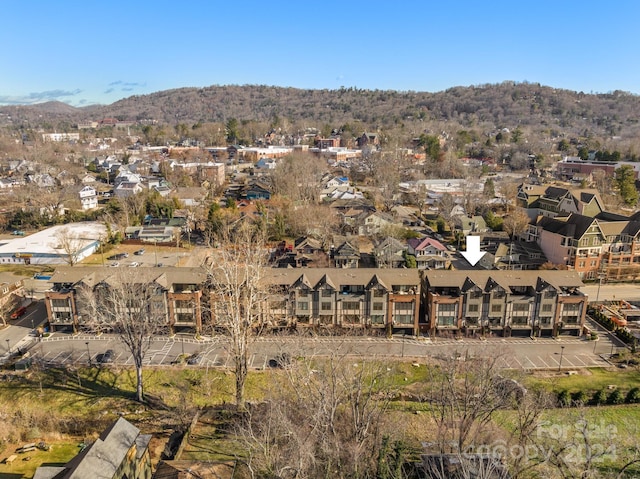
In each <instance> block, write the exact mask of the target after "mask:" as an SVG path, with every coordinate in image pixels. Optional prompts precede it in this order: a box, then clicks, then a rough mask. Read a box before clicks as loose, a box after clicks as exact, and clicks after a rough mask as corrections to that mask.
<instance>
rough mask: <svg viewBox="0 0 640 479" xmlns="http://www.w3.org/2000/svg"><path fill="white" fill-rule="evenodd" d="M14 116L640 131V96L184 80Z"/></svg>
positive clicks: (499, 87)
mask: <svg viewBox="0 0 640 479" xmlns="http://www.w3.org/2000/svg"><path fill="white" fill-rule="evenodd" d="M0 113H2V114H4V115H5V116H6V115H11V117H12V119H13V122H14V124H15V122H17V121H22V120H28V121H30V122H38V121H43V120H44V121H47V122H49V123H54V124H55V123H56V122H70V123H72V124H74V123H77V122H81V121H87V120H94V121H99V120H101V119H103V118H118V119H120V120H146V119H154V120H157V121H158V122H159V123H163V124H169V125H175V124H178V123H185V124H188V125H192V124H195V123H197V122H225V121H227V120H228V119H229V118H236V119H238V120H240V121H242V120H255V121H266V122H273V121H275V120H277V119H280V120H286V121H289V122H292V123H308V124H309V126H320V125H322V124H328V125H332V126H339V125H342V124H345V123H351V122H361V123H362V124H363V125H364V126H367V127H377V128H385V127H390V126H393V125H398V124H401V123H402V122H405V121H413V120H417V121H425V122H426V121H436V122H438V121H456V122H458V123H460V124H461V125H468V126H469V127H473V126H474V125H480V124H486V123H489V124H494V125H495V126H496V127H503V126H506V127H515V126H518V125H530V126H534V127H537V128H558V129H560V130H565V129H567V128H570V129H571V130H575V131H581V130H589V129H596V130H601V131H604V132H606V133H607V134H608V135H637V134H638V133H639V120H640V96H637V95H633V94H630V93H626V92H622V91H615V92H612V93H607V94H586V93H582V92H573V91H569V90H562V89H556V88H552V87H548V86H541V85H539V84H536V83H515V82H503V83H500V84H491V85H480V86H470V87H455V88H450V89H448V90H445V91H442V92H438V93H428V92H414V91H402V92H401V91H393V90H363V89H358V88H340V89H337V90H327V89H325V90H304V89H297V88H287V87H275V86H265V85H243V86H237V85H227V86H210V87H206V88H179V89H173V90H164V91H159V92H155V93H151V94H148V95H135V96H131V97H128V98H125V99H122V100H119V101H117V102H115V103H112V104H110V105H103V106H101V105H92V106H88V107H81V108H77V107H73V106H70V105H67V104H65V103H61V102H47V103H41V104H37V105H28V106H15V105H14V106H5V107H0Z"/></svg>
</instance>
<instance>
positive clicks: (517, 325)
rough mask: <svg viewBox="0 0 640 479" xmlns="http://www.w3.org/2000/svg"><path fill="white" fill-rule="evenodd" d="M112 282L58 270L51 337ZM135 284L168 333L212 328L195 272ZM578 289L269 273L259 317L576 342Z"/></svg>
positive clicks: (360, 272) (408, 276) (202, 275)
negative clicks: (153, 295)
mask: <svg viewBox="0 0 640 479" xmlns="http://www.w3.org/2000/svg"><path fill="white" fill-rule="evenodd" d="M115 275H117V272H116V271H114V269H113V268H100V267H84V268H82V267H77V266H76V267H60V268H58V269H57V270H56V272H55V274H54V275H53V276H52V278H51V282H52V283H53V287H52V288H51V289H50V290H49V291H47V292H46V307H47V314H48V319H49V324H50V327H51V330H52V331H79V330H82V329H83V328H84V326H85V325H86V318H83V313H82V311H83V305H82V304H81V303H82V301H83V300H82V298H83V295H82V294H81V292H82V291H83V288H87V289H88V290H95V289H96V288H99V287H105V286H106V287H109V284H110V282H111V280H112V277H114V276H115ZM135 281H139V282H146V283H153V284H154V285H155V291H157V295H158V300H157V301H155V303H156V304H161V305H163V306H162V307H163V308H164V314H166V318H167V319H166V321H167V325H168V327H169V330H170V331H171V332H172V333H175V332H193V333H195V334H201V333H202V334H207V333H208V332H210V331H212V328H214V327H215V325H216V313H215V311H216V308H215V302H216V294H217V293H216V291H215V290H213V289H212V288H211V287H210V286H209V281H208V275H207V272H206V271H205V270H204V269H201V268H176V267H165V268H161V269H160V268H137V269H136V280H135ZM581 286H582V281H581V280H580V278H579V276H578V274H577V273H576V272H574V271H499V270H494V271H480V270H478V271H476V270H473V271H448V270H437V271H436V270H432V271H429V270H427V271H419V270H416V269H378V268H359V269H333V268H288V269H281V268H272V269H269V270H268V272H267V275H266V278H265V283H264V288H265V292H268V294H265V301H264V305H263V314H264V319H265V321H268V323H269V325H270V326H271V327H272V328H274V329H279V328H292V327H295V328H306V327H326V328H344V329H351V330H356V329H360V330H366V331H369V332H371V333H373V334H375V332H376V331H377V332H378V333H380V334H383V333H384V332H387V333H388V332H402V333H408V334H416V335H418V334H422V335H424V334H429V335H431V336H436V335H469V336H473V335H484V334H494V335H501V336H512V335H514V336H557V335H559V334H573V335H580V334H581V333H582V330H583V326H584V319H585V314H586V308H587V296H586V295H584V294H583V293H582V292H581V291H580V287H581ZM267 298H268V299H267ZM212 305H214V306H213V307H212ZM136 307H138V306H136Z"/></svg>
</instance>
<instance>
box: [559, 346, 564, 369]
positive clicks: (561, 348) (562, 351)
mask: <svg viewBox="0 0 640 479" xmlns="http://www.w3.org/2000/svg"><path fill="white" fill-rule="evenodd" d="M563 353H564V346H560V363H559V364H558V371H560V369H562V355H563Z"/></svg>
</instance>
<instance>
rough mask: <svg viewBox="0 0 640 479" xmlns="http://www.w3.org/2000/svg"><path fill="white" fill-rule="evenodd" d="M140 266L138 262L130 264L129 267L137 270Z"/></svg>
mask: <svg viewBox="0 0 640 479" xmlns="http://www.w3.org/2000/svg"><path fill="white" fill-rule="evenodd" d="M138 266H140V263H138V262H137V261H134V262H132V263H129V267H130V268H137V267H138Z"/></svg>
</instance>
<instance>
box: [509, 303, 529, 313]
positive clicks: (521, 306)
mask: <svg viewBox="0 0 640 479" xmlns="http://www.w3.org/2000/svg"><path fill="white" fill-rule="evenodd" d="M513 311H514V312H520V313H522V312H525V311H526V312H529V303H514V305H513Z"/></svg>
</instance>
